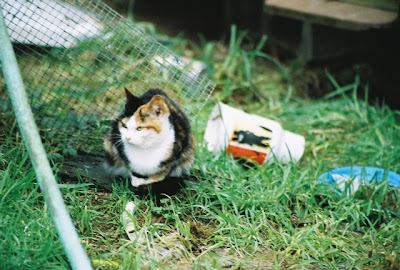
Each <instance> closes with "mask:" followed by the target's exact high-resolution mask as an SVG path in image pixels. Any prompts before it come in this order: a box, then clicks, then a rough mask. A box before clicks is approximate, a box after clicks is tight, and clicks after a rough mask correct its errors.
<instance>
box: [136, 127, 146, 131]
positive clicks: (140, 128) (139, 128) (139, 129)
mask: <svg viewBox="0 0 400 270" xmlns="http://www.w3.org/2000/svg"><path fill="white" fill-rule="evenodd" d="M143 129H144V127H137V128H136V130H137V131H141V130H143Z"/></svg>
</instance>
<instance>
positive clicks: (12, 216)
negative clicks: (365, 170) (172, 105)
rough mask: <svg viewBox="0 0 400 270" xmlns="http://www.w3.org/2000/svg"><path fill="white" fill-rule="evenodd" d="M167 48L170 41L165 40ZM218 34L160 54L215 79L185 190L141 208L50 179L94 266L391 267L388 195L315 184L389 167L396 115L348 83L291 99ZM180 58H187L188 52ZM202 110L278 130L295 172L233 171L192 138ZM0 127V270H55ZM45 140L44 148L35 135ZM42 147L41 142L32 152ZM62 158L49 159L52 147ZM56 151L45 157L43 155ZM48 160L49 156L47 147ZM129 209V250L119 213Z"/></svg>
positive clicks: (386, 189) (249, 54) (87, 186)
mask: <svg viewBox="0 0 400 270" xmlns="http://www.w3.org/2000/svg"><path fill="white" fill-rule="evenodd" d="M177 39H178V41H177ZM246 39H247V36H246V34H245V33H244V32H237V31H236V29H235V28H234V27H233V28H232V35H231V40H230V43H229V45H228V46H224V45H223V44H220V43H213V42H205V41H204V42H202V43H201V45H196V44H193V43H191V42H190V41H187V40H184V39H182V38H181V37H177V38H175V39H174V38H171V43H170V46H171V49H173V50H175V51H176V52H177V53H179V54H184V55H187V56H190V57H194V58H197V59H201V60H203V61H204V62H205V63H206V64H207V65H208V66H209V75H210V76H211V78H212V79H213V80H214V81H215V82H216V83H217V84H218V87H217V89H216V91H215V92H214V94H213V97H212V98H211V100H210V102H209V104H207V106H206V107H205V108H204V110H203V111H202V112H201V113H200V115H199V116H198V117H197V118H196V120H194V121H193V128H194V132H195V135H196V139H197V140H196V141H197V150H196V161H195V165H194V168H193V172H194V174H195V175H196V177H197V178H198V181H194V182H191V183H190V184H189V185H188V187H186V188H185V189H183V190H182V191H181V193H179V194H177V195H174V196H171V197H165V198H164V199H162V200H161V202H160V203H155V200H153V198H152V197H149V198H146V199H143V198H139V197H137V196H136V195H135V194H133V193H132V192H130V191H129V189H128V186H127V185H128V183H115V184H114V188H113V191H112V192H107V191H104V190H101V189H99V188H97V187H95V186H93V185H92V184H91V183H87V182H85V180H84V179H80V178H79V177H78V180H77V181H78V182H77V183H74V184H71V183H68V182H66V180H65V179H63V178H62V177H59V176H58V175H59V165H60V164H59V162H60V160H59V159H57V162H55V161H54V160H53V165H54V170H55V173H56V175H57V179H58V181H59V182H60V188H61V191H62V194H63V196H64V200H65V202H66V204H67V205H68V209H69V211H70V214H71V216H72V219H73V221H74V224H75V226H76V229H77V231H78V234H79V235H80V237H81V242H82V244H83V245H84V247H85V249H86V251H87V252H88V255H89V256H90V258H91V260H92V263H93V265H94V266H95V268H96V269H399V268H400V264H399V261H400V255H399V254H400V219H399V217H400V210H399V200H400V191H399V189H398V188H394V187H390V186H388V184H387V181H382V182H381V183H378V184H375V185H371V186H365V187H362V188H361V189H360V190H358V191H357V192H356V193H355V194H354V195H352V196H345V195H339V194H338V193H337V192H336V190H335V187H333V186H329V185H327V184H324V183H321V182H319V181H317V180H316V179H317V178H318V176H319V175H320V174H321V173H323V172H325V171H328V170H331V169H333V168H336V167H340V166H350V165H365V166H378V167H382V168H384V169H386V170H392V171H395V172H398V173H399V172H400V162H399V160H400V148H399V145H398V142H399V141H400V132H399V131H400V122H399V117H400V112H399V111H396V110H391V109H390V108H388V107H387V106H385V105H384V104H372V105H371V104H368V103H367V102H366V100H361V99H359V98H358V97H357V96H358V93H359V92H360V91H367V89H360V88H359V80H358V79H357V78H355V80H354V83H353V84H350V85H345V86H341V85H339V84H338V83H337V82H336V80H335V78H333V77H332V76H330V74H329V73H328V72H327V77H328V78H329V79H330V80H331V82H332V84H333V86H334V87H335V91H333V92H330V93H328V94H327V95H326V96H325V97H324V98H322V99H318V100H315V99H312V98H304V97H302V98H300V97H298V96H297V95H296V94H295V92H293V91H292V90H293V89H292V87H291V81H290V73H289V72H287V69H286V68H285V65H284V64H281V63H279V62H277V61H276V60H274V59H273V58H271V57H270V56H269V55H267V54H265V53H264V52H263V51H262V48H263V46H264V44H265V42H267V39H266V38H263V39H261V41H260V42H256V43H254V45H251V42H247V44H250V45H247V46H243V42H244V41H245V40H246ZM188 54H189V55H188ZM216 101H224V102H226V103H227V104H229V105H232V106H235V107H238V108H241V109H244V110H246V111H248V112H251V113H255V114H258V115H262V116H266V117H268V118H271V119H275V120H277V121H279V122H281V123H282V125H283V127H284V128H285V129H287V130H290V131H293V132H295V133H298V134H302V135H303V136H304V137H305V139H306V149H305V153H304V155H303V157H302V159H301V160H300V162H299V163H297V164H295V163H289V164H286V165H283V164H279V163H277V162H275V163H274V164H272V165H268V166H266V165H256V164H252V165H249V164H243V163H241V162H239V161H238V160H234V159H232V158H231V157H229V156H226V155H224V154H223V155H220V156H219V157H216V156H215V155H213V154H211V153H209V152H208V151H207V150H206V148H205V147H204V144H203V140H202V136H203V132H204V128H205V125H206V122H207V120H208V115H209V113H210V111H211V108H212V107H213V105H214V104H215V102H216ZM1 127H2V129H1V132H0V142H1V145H0V209H1V211H0V247H1V248H0V269H69V264H68V261H67V258H66V256H65V254H64V251H63V249H62V247H61V244H60V242H59V238H58V236H57V234H56V231H55V229H54V226H53V224H52V221H51V217H50V216H49V214H48V210H47V208H46V205H45V202H44V200H43V197H42V194H41V193H40V190H39V188H38V184H37V181H36V178H35V174H34V171H33V169H32V167H31V165H30V163H29V159H28V156H27V153H26V151H25V148H24V146H23V142H22V140H21V138H20V136H19V133H18V131H17V128H16V127H15V125H14V126H11V127H10V121H7V123H6V122H5V121H4V122H3V121H2V123H1ZM47 141H48V142H49V140H47ZM46 146H47V149H52V148H54V145H46ZM62 150H63V149H60V151H58V152H59V153H63V152H62ZM56 152H57V151H56ZM53 154H54V152H53ZM128 201H134V202H135V204H136V205H137V210H136V213H135V215H134V222H135V225H136V226H137V228H138V229H137V232H138V233H137V235H138V237H137V239H136V241H133V242H132V241H129V240H128V238H127V236H126V234H125V231H124V229H123V224H122V222H121V220H120V216H121V213H122V212H123V209H124V207H125V204H126V203H127V202H128Z"/></svg>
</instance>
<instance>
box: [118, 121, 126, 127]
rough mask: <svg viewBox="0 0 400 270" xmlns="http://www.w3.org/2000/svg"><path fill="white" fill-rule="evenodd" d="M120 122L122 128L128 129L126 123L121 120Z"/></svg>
mask: <svg viewBox="0 0 400 270" xmlns="http://www.w3.org/2000/svg"><path fill="white" fill-rule="evenodd" d="M119 122H120V123H121V126H122V127H123V128H128V127H127V126H126V124H125V123H124V122H122V121H121V120H119Z"/></svg>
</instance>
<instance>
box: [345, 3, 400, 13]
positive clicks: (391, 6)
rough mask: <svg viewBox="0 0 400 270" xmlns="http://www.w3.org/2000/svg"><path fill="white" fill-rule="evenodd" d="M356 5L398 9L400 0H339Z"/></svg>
mask: <svg viewBox="0 0 400 270" xmlns="http://www.w3.org/2000/svg"><path fill="white" fill-rule="evenodd" d="M338 1H339V2H346V3H351V4H356V5H362V6H369V7H373V8H377V9H384V10H391V11H394V12H396V11H398V9H399V4H400V2H399V1H398V0H338Z"/></svg>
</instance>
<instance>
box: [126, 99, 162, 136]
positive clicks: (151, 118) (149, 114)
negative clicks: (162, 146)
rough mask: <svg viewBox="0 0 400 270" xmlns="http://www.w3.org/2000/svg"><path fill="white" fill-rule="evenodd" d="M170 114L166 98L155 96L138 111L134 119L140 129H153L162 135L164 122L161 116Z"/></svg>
mask: <svg viewBox="0 0 400 270" xmlns="http://www.w3.org/2000/svg"><path fill="white" fill-rule="evenodd" d="M169 114H170V111H169V109H168V106H167V104H166V103H165V101H164V98H163V97H162V96H160V95H155V96H154V97H153V98H152V99H151V100H150V101H149V102H148V103H146V104H144V105H142V106H140V107H139V108H138V109H137V110H136V112H135V114H134V117H135V120H136V123H137V124H138V127H143V128H147V129H153V130H155V131H156V132H157V133H160V132H161V131H162V122H161V120H160V118H159V116H160V115H163V116H168V115H169Z"/></svg>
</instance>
